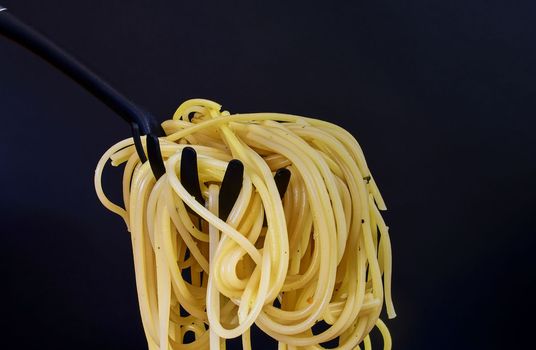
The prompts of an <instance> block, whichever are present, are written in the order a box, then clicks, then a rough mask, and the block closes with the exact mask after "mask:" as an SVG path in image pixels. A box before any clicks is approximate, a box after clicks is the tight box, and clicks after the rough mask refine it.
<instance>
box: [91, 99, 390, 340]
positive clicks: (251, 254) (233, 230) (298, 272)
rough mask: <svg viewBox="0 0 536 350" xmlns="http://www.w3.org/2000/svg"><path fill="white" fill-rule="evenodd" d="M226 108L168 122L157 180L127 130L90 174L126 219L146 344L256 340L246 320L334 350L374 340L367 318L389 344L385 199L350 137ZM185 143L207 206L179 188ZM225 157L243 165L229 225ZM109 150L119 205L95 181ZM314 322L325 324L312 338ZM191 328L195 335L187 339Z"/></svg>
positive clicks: (206, 106) (183, 111)
mask: <svg viewBox="0 0 536 350" xmlns="http://www.w3.org/2000/svg"><path fill="white" fill-rule="evenodd" d="M220 109H221V106H220V105H219V104H217V103H215V102H212V101H208V100H201V99H195V100H189V101H186V102H184V103H183V104H182V105H181V106H180V107H179V108H178V109H177V111H176V113H175V114H174V116H173V119H172V120H167V121H165V122H164V123H163V124H162V127H163V128H164V130H165V132H166V135H167V136H166V137H163V138H161V139H160V144H161V151H162V155H163V158H164V161H165V165H166V173H165V175H164V176H162V177H161V178H160V179H159V180H158V181H155V178H154V177H153V175H152V172H151V169H150V167H149V164H148V162H145V163H143V164H142V163H141V162H140V160H139V158H138V156H137V153H136V151H135V148H134V146H133V140H132V139H131V138H130V139H126V140H123V141H121V142H119V143H117V144H116V145H114V146H112V147H111V148H110V149H109V150H108V151H106V152H105V153H104V155H103V156H102V158H101V159H100V161H99V162H98V165H97V169H96V171H95V188H96V192H97V195H98V197H99V199H100V201H101V202H102V204H103V205H104V206H105V207H106V208H108V209H109V210H111V211H113V212H115V213H117V214H118V215H120V216H121V217H122V218H123V219H124V220H125V223H126V224H127V227H128V229H129V231H130V233H131V236H132V250H133V255H134V266H135V275H136V285H137V291H138V298H139V306H140V312H141V319H142V322H143V328H144V330H145V334H146V337H147V341H148V346H149V349H150V350H154V349H161V350H168V349H170V348H171V349H203V348H209V347H210V349H211V350H214V349H220V348H224V347H225V341H224V340H225V339H228V338H234V337H238V336H242V343H243V348H244V349H250V348H251V342H250V334H249V330H250V327H251V326H252V325H253V323H255V324H256V325H257V326H258V327H259V328H260V329H261V330H262V331H264V332H265V333H266V334H268V335H269V336H271V337H273V338H275V339H276V340H277V341H278V342H279V349H287V348H288V349H298V348H300V349H301V348H303V349H321V348H322V346H321V345H320V344H321V343H324V342H326V341H329V340H332V339H335V338H338V341H339V346H338V348H340V349H356V348H359V345H358V344H360V343H362V342H363V344H364V347H365V349H369V348H370V347H371V345H370V340H369V338H368V334H369V332H370V331H371V329H372V328H373V327H374V326H377V327H378V328H379V330H380V332H381V334H382V335H383V339H384V349H389V348H390V347H391V338H390V335H389V332H388V331H387V328H386V327H385V325H384V324H383V322H382V321H381V320H380V319H379V315H380V312H381V310H382V306H383V304H384V303H385V305H386V310H387V315H388V317H389V318H392V317H395V311H394V308H393V303H392V300H391V265H392V263H391V246H390V241H389V234H388V228H387V226H386V224H385V222H384V221H383V219H382V216H381V215H380V210H385V209H386V208H385V204H384V201H383V199H382V197H381V195H380V192H379V191H378V188H377V186H376V183H375V182H374V179H373V178H372V176H371V174H370V171H369V169H368V167H367V164H366V162H365V158H364V156H363V153H362V151H361V148H360V146H359V145H358V143H357V141H356V140H355V139H354V138H353V137H352V136H351V135H350V134H349V133H348V132H346V131H345V130H344V129H342V128H340V127H338V126H336V125H333V124H331V123H328V122H325V121H320V120H316V119H311V118H304V117H300V116H294V115H287V114H278V113H255V114H233V115H231V114H230V113H229V112H227V111H220ZM192 115H193V118H192V119H191V121H190V119H189V117H190V116H192ZM143 142H144V140H143ZM186 146H188V147H193V148H194V149H195V151H196V152H197V155H198V171H199V178H200V185H201V188H202V192H203V197H204V198H205V199H206V206H203V205H202V204H200V203H199V202H197V201H196V200H195V198H193V197H192V195H190V194H189V193H188V191H187V190H186V189H185V188H184V187H183V185H182V184H181V181H180V178H179V177H180V175H179V165H180V158H181V150H182V149H183V148H184V147H186ZM233 158H234V159H239V160H240V161H241V162H242V163H243V165H244V169H245V170H244V177H243V183H242V189H241V192H240V195H239V197H238V199H237V201H236V203H235V205H234V207H233V209H232V211H231V213H230V215H229V217H228V218H227V220H226V221H223V220H221V219H220V218H219V217H218V215H217V213H218V205H219V204H218V193H219V188H220V185H221V182H222V178H223V175H224V173H225V169H226V167H227V164H228V162H229V161H230V160H232V159H233ZM109 159H111V161H112V164H113V165H114V166H117V165H120V164H123V163H126V165H125V169H124V176H123V201H124V208H122V207H120V206H118V205H116V204H113V203H112V202H110V200H109V199H108V198H107V197H106V195H105V194H104V192H103V190H102V185H101V175H102V171H103V168H104V166H105V164H106V163H107V161H108V160H109ZM281 167H286V168H287V169H289V170H290V172H291V174H292V175H291V180H290V183H289V186H288V190H287V191H286V193H285V195H284V197H283V199H282V200H281V198H280V196H279V193H278V190H277V187H276V183H275V182H274V178H273V173H274V172H275V171H276V170H277V169H279V168H281ZM187 207H189V208H191V211H188V210H187ZM192 211H193V212H195V214H193V213H192ZM196 215H197V216H199V217H201V218H202V219H203V224H202V226H201V227H198V226H197V225H196V224H195V223H194V222H197V217H196ZM188 275H189V276H188ZM181 308H182V309H183V310H182V312H181ZM186 314H187V315H186ZM318 321H324V322H325V323H326V324H327V325H328V327H325V328H326V329H325V330H324V331H323V332H321V333H319V334H314V332H313V331H312V327H313V325H315V323H317V322H318ZM187 332H193V333H194V334H195V341H193V342H191V343H185V342H184V335H185V334H186V333H187Z"/></svg>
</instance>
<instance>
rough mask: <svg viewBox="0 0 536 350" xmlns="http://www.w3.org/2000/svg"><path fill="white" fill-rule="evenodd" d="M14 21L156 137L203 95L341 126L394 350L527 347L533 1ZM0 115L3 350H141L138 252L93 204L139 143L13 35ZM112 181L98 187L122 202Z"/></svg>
mask: <svg viewBox="0 0 536 350" xmlns="http://www.w3.org/2000/svg"><path fill="white" fill-rule="evenodd" d="M507 3H509V4H507ZM2 4H3V5H4V6H6V7H8V8H10V10H11V11H12V12H13V13H15V14H17V15H18V16H19V17H20V18H22V19H24V20H26V21H27V22H28V23H31V24H32V25H33V26H35V27H36V28H39V29H40V30H42V31H43V32H45V33H46V34H48V35H49V36H50V37H51V38H54V40H56V41H57V42H58V43H60V44H61V45H62V46H64V47H65V48H66V49H68V50H69V51H71V52H72V53H74V54H75V55H76V56H78V57H80V58H82V60H83V61H84V62H87V63H88V64H89V65H90V66H91V67H93V68H94V69H95V70H96V71H97V72H99V73H101V74H102V75H103V76H104V77H107V78H108V79H109V80H110V81H111V82H112V83H113V84H115V85H117V87H118V88H119V89H120V90H122V91H124V92H125V93H126V94H127V95H128V96H130V97H131V98H132V99H133V100H134V101H137V102H139V103H140V104H142V105H144V106H145V107H146V108H148V109H149V110H151V111H152V112H154V113H155V114H156V115H158V116H159V118H160V119H161V120H163V119H165V118H167V117H169V116H170V115H171V114H172V113H173V111H174V109H175V108H176V107H177V106H178V105H179V104H180V103H181V102H182V101H183V100H185V99H188V98H193V97H204V98H210V99H214V100H216V101H219V102H221V103H222V104H223V105H224V107H225V108H227V109H229V110H231V111H233V112H250V111H281V112H289V113H295V114H301V115H307V116H313V117H317V118H321V119H326V120H329V121H332V122H334V123H337V124H339V125H341V126H343V127H345V128H346V129H348V130H349V131H351V132H352V133H353V134H354V135H355V136H356V137H357V139H358V140H359V141H360V143H361V145H362V146H363V148H364V151H365V154H366V156H367V160H368V162H369V164H370V167H371V169H372V171H373V174H374V175H375V177H376V179H377V182H378V184H379V186H380V189H381V190H382V193H383V195H384V197H385V199H386V201H387V205H388V207H389V209H390V210H389V212H388V213H387V214H386V219H387V221H388V224H389V225H390V227H391V235H392V245H393V251H394V298H395V302H396V307H397V312H398V315H399V316H398V318H396V319H395V320H393V321H390V322H388V325H389V327H390V329H391V331H392V334H393V338H394V344H395V348H397V349H450V348H452V347H456V348H460V349H480V348H488V349H490V348H491V349H496V348H499V346H505V345H507V344H509V347H508V348H510V349H512V348H517V346H520V345H521V342H522V341H523V331H528V329H529V325H530V323H526V324H525V323H523V322H521V321H522V320H523V318H524V317H525V316H527V315H531V314H533V311H534V310H533V307H534V292H535V289H534V287H533V286H532V284H533V283H534V280H535V273H534V262H533V257H532V253H533V249H534V248H533V246H532V245H533V243H534V242H535V240H534V238H533V235H534V234H535V219H534V209H535V205H534V199H535V194H536V187H535V186H534V176H535V175H536V165H535V162H534V155H535V143H536V142H535V138H534V127H535V122H534V119H533V118H534V117H535V113H534V112H535V111H536V108H535V93H536V88H535V85H534V80H535V73H536V69H535V62H536V47H535V43H534V38H535V35H536V30H535V26H534V18H535V15H536V12H535V7H536V6H535V5H534V3H533V2H531V1H515V2H514V1H512V2H508V1H502V2H501V1H476V0H473V1H424V0H423V1H392V2H380V1H366V2H365V1H354V2H351V3H350V2H348V3H338V2H335V1H333V2H332V1H318V2H315V1H307V2H302V3H299V4H298V3H295V2H292V1H285V2H281V3H276V2H273V1H270V2H265V3H264V4H261V3H258V2H245V3H238V2H235V1H233V2H223V1H222V2H220V3H219V4H210V5H209V4H205V2H200V1H181V2H178V1H167V2H165V1H151V2H149V1H128V2H127V1H52V0H47V1H20V0H19V1H15V0H12V1H8V0H3V1H2ZM0 111H1V112H0V113H1V123H2V132H1V135H2V141H1V143H0V145H1V147H0V152H1V163H2V167H1V172H0V174H1V175H0V176H1V178H0V181H1V194H2V195H1V197H0V210H1V219H2V225H0V227H1V230H2V232H1V236H0V262H1V264H0V268H1V271H0V272H1V275H2V276H1V277H2V278H1V281H2V282H1V284H0V291H1V292H0V293H1V297H2V298H1V299H0V303H1V312H0V322H1V325H0V332H1V333H2V339H3V340H2V342H3V343H4V344H3V345H2V348H4V347H6V346H4V345H6V344H8V343H11V342H13V341H16V342H18V343H17V344H18V345H19V348H21V349H43V348H45V349H46V348H55V349H71V348H79V349H145V348H146V344H145V340H144V336H143V331H142V328H141V323H140V319H139V316H138V306H137V300H136V295H135V284H134V274H133V266H132V258H131V252H130V241H129V235H128V233H127V232H126V230H125V226H124V224H123V223H122V222H121V220H120V218H119V217H117V216H115V215H113V214H111V213H109V212H108V211H107V210H105V209H104V208H103V207H102V206H101V205H100V203H99V202H98V200H97V198H96V196H95V194H94V190H93V171H94V167H95V164H96V162H97V160H98V158H99V157H100V155H101V154H102V153H103V152H104V150H106V149H107V147H108V146H110V145H111V144H113V143H115V142H116V141H118V140H120V139H122V138H125V137H128V136H129V129H128V128H127V127H126V125H124V124H123V122H122V121H121V120H120V119H119V118H118V117H117V116H116V115H114V114H113V113H112V112H110V111H109V110H108V109H107V108H106V107H105V106H104V105H102V104H101V103H100V102H99V101H97V100H96V99H94V98H93V97H92V96H90V95H88V94H87V93H86V92H85V91H84V90H82V89H81V88H79V87H78V86H77V85H75V84H74V83H73V82H71V81H70V80H69V79H67V78H66V77H64V76H63V75H61V74H60V73H58V72H57V71H56V70H55V69H53V68H51V67H49V66H48V65H47V64H45V63H43V62H41V61H40V60H39V59H37V58H36V57H35V56H33V55H31V54H29V53H28V52H26V51H25V50H23V49H21V48H19V47H17V46H15V45H14V44H13V43H11V42H8V41H6V40H4V39H3V38H0ZM118 175H119V173H118V172H113V171H111V172H108V173H107V174H106V177H105V184H106V186H107V190H108V191H111V192H112V193H113V196H114V198H118V197H119V195H120V192H119V191H120V186H119V182H117V181H118V179H119V177H118ZM516 345H517V346H516ZM6 348H7V347H6Z"/></svg>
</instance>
